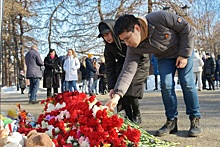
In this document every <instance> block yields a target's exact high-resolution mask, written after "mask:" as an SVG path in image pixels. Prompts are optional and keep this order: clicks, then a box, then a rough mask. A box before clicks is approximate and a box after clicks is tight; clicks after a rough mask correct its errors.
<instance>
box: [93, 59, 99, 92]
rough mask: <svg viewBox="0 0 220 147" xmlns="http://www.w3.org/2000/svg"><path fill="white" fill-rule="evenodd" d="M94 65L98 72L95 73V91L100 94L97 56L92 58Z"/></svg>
mask: <svg viewBox="0 0 220 147" xmlns="http://www.w3.org/2000/svg"><path fill="white" fill-rule="evenodd" d="M92 64H93V67H94V68H95V69H96V73H95V74H94V82H93V90H92V91H93V93H94V94H96V95H99V66H100V65H99V64H98V62H97V59H96V58H93V59H92Z"/></svg>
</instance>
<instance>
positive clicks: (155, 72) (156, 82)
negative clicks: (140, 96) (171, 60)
mask: <svg viewBox="0 0 220 147" xmlns="http://www.w3.org/2000/svg"><path fill="white" fill-rule="evenodd" d="M151 64H152V65H153V69H154V80H155V82H154V83H155V89H154V90H158V78H157V77H158V75H159V70H158V62H157V58H156V57H155V56H154V54H151Z"/></svg>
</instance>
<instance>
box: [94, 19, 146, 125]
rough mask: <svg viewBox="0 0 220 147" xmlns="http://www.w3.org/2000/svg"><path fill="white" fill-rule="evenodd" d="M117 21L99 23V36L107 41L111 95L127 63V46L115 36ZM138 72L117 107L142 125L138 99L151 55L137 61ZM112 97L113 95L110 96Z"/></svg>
mask: <svg viewBox="0 0 220 147" xmlns="http://www.w3.org/2000/svg"><path fill="white" fill-rule="evenodd" d="M114 23H115V21H114V20H112V19H107V20H104V21H102V22H100V23H99V25H98V28H99V32H100V34H99V36H98V37H102V38H103V39H104V41H105V50H104V57H105V70H106V76H107V84H108V89H109V90H110V93H113V91H114V90H113V89H114V86H115V84H116V81H117V79H118V76H119V74H120V73H121V70H122V66H123V64H124V61H125V57H126V52H127V46H126V44H124V43H122V42H121V41H120V39H119V38H118V37H116V36H115V34H114V31H113V27H114ZM137 64H138V70H137V72H136V74H135V76H134V79H133V81H132V83H131V85H130V87H129V90H128V91H127V93H126V94H125V96H124V97H123V99H121V100H120V102H119V104H118V105H117V111H118V112H119V111H121V110H122V109H124V110H125V112H126V116H127V117H128V118H129V119H130V120H131V121H133V122H135V123H137V124H140V123H141V115H140V110H139V102H138V99H141V98H142V97H143V87H144V81H145V79H146V77H147V75H148V73H149V72H148V70H146V69H148V68H149V55H147V54H146V55H141V56H140V57H139V59H138V61H137ZM110 96H111V95H110Z"/></svg>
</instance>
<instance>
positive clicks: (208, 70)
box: [204, 57, 216, 76]
mask: <svg viewBox="0 0 220 147" xmlns="http://www.w3.org/2000/svg"><path fill="white" fill-rule="evenodd" d="M215 67H216V64H215V60H214V59H213V58H212V57H209V58H207V59H206V60H205V64H204V74H205V75H206V76H214V73H215Z"/></svg>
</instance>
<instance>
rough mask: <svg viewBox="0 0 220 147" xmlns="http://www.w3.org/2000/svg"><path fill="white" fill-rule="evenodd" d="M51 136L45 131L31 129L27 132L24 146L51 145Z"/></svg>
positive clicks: (38, 146)
mask: <svg viewBox="0 0 220 147" xmlns="http://www.w3.org/2000/svg"><path fill="white" fill-rule="evenodd" d="M53 146H54V144H53V142H52V140H51V138H50V137H49V136H48V135H47V134H45V133H38V132H37V131H36V130H32V131H30V132H29V133H28V134H27V141H26V147H53Z"/></svg>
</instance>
